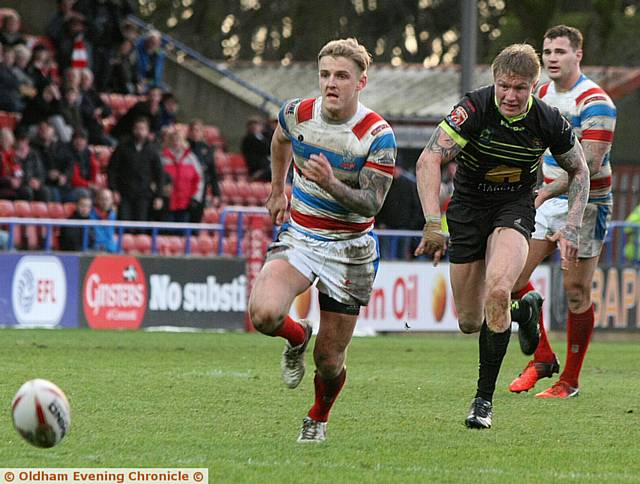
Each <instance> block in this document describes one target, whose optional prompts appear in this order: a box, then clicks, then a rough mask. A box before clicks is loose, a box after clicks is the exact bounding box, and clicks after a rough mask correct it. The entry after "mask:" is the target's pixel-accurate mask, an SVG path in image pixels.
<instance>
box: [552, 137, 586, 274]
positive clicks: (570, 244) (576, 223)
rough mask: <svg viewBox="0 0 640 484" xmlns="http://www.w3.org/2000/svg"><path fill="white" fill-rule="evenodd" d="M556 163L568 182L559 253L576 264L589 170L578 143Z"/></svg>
mask: <svg viewBox="0 0 640 484" xmlns="http://www.w3.org/2000/svg"><path fill="white" fill-rule="evenodd" d="M556 161H557V162H558V164H559V165H560V166H561V167H562V168H563V169H564V170H565V171H566V172H567V175H568V180H569V187H568V196H569V211H568V213H567V221H566V223H565V226H564V228H562V229H561V230H560V233H559V234H558V235H559V238H558V240H559V242H560V253H561V255H562V258H563V259H566V260H572V261H576V262H577V256H578V242H579V233H580V227H581V226H582V217H583V215H584V209H585V207H586V206H587V200H588V199H589V168H588V167H587V162H586V161H585V159H584V153H583V151H582V148H581V146H580V144H579V143H575V144H574V145H573V148H571V149H570V150H569V151H567V152H566V153H564V154H562V155H559V156H556ZM562 267H563V269H566V268H567V267H566V266H562Z"/></svg>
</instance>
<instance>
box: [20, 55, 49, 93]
mask: <svg viewBox="0 0 640 484" xmlns="http://www.w3.org/2000/svg"><path fill="white" fill-rule="evenodd" d="M27 74H28V75H29V77H31V79H32V80H33V85H34V86H35V88H36V90H37V91H38V93H41V92H42V91H43V90H44V88H45V87H47V86H48V85H50V84H51V83H52V82H53V81H54V80H55V73H54V69H53V65H52V62H51V55H50V54H49V51H48V50H47V49H46V48H45V47H43V46H41V45H36V46H35V47H34V48H33V50H32V51H31V62H30V64H29V67H28V68H27Z"/></svg>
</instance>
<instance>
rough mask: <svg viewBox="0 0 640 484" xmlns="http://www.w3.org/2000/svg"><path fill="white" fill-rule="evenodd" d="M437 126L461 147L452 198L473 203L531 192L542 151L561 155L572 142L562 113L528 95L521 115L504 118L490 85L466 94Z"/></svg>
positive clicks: (571, 131)
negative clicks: (527, 100)
mask: <svg viewBox="0 0 640 484" xmlns="http://www.w3.org/2000/svg"><path fill="white" fill-rule="evenodd" d="M439 126H440V128H441V129H442V130H444V131H445V132H446V133H447V134H448V135H449V136H451V137H452V138H453V140H454V141H455V142H456V143H457V144H458V145H459V146H460V147H461V148H462V151H460V153H459V154H458V156H457V157H456V162H457V163H458V170H457V172H456V176H455V178H454V188H455V190H454V193H453V196H454V198H456V199H458V200H466V201H470V202H473V203H474V204H478V203H481V204H482V203H487V204H492V203H495V202H501V201H509V200H514V199H517V198H520V197H522V196H523V195H524V194H525V193H531V192H532V190H533V188H534V186H535V183H536V170H537V168H538V166H539V164H540V162H541V159H542V158H541V157H542V154H543V153H544V151H545V150H546V149H547V148H549V149H550V150H551V153H552V154H553V155H562V154H564V153H566V152H567V151H569V150H570V149H571V148H572V147H573V145H574V143H575V136H574V133H573V130H572V129H571V125H570V124H569V122H568V121H567V120H566V119H565V118H564V117H562V115H561V114H560V111H558V109H556V108H554V107H551V106H549V105H548V104H546V103H544V102H543V101H541V100H539V99H537V98H534V97H531V98H530V99H529V106H528V109H527V111H526V112H524V113H523V114H520V115H518V116H514V117H511V118H509V117H506V116H504V115H503V114H502V113H500V111H499V109H498V106H497V104H496V100H495V94H494V87H493V86H487V87H483V88H480V89H477V90H476V91H473V92H470V93H467V94H466V95H465V96H464V97H463V98H462V100H461V101H460V102H459V103H458V104H456V106H455V107H454V108H453V110H452V111H451V113H450V114H449V115H448V116H447V117H446V118H445V119H443V120H442V122H441V123H440V125H439Z"/></svg>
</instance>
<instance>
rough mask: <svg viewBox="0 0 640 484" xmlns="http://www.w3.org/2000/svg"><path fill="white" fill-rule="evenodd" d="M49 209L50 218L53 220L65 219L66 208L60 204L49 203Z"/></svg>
mask: <svg viewBox="0 0 640 484" xmlns="http://www.w3.org/2000/svg"><path fill="white" fill-rule="evenodd" d="M47 208H48V209H49V217H51V218H65V213H64V207H63V206H62V204H61V203H59V202H49V203H48V204H47Z"/></svg>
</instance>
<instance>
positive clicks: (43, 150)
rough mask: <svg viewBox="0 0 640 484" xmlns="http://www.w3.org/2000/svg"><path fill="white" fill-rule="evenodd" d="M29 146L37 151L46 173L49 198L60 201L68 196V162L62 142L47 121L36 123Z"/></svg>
mask: <svg viewBox="0 0 640 484" xmlns="http://www.w3.org/2000/svg"><path fill="white" fill-rule="evenodd" d="M31 147H32V148H33V149H34V150H35V151H37V152H38V155H39V156H40V159H41V160H42V164H43V166H44V169H45V171H46V173H47V178H46V180H45V185H46V186H47V187H48V189H49V194H50V197H51V200H52V201H54V202H62V201H63V200H66V199H67V198H69V197H68V195H69V191H70V185H69V179H68V177H67V164H68V163H67V160H66V159H65V155H64V144H63V143H62V142H60V141H58V140H57V139H56V137H55V130H54V129H53V126H51V124H50V123H49V122H48V121H41V122H40V123H38V131H37V133H36V135H35V136H34V138H33V140H32V141H31Z"/></svg>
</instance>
